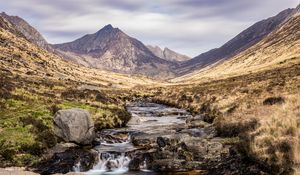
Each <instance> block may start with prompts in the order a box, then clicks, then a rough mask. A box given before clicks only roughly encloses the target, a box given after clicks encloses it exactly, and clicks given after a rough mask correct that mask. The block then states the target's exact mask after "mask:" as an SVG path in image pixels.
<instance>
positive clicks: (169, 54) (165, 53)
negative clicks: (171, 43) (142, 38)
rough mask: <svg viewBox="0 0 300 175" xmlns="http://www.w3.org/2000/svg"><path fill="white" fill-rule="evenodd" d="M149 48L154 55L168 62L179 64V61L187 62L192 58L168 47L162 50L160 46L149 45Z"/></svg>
mask: <svg viewBox="0 0 300 175" xmlns="http://www.w3.org/2000/svg"><path fill="white" fill-rule="evenodd" d="M147 47H148V49H149V50H150V51H151V52H152V53H153V54H154V55H156V56H157V57H159V58H162V59H165V60H168V61H173V62H178V61H187V60H189V59H191V58H190V57H188V56H186V55H182V54H179V53H177V52H175V51H173V50H171V49H169V48H167V47H166V48H164V50H162V49H161V48H160V47H158V46H151V45H147Z"/></svg>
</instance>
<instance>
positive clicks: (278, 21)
mask: <svg viewBox="0 0 300 175" xmlns="http://www.w3.org/2000/svg"><path fill="white" fill-rule="evenodd" d="M294 11H295V9H287V10H284V11H282V12H280V13H279V14H278V15H276V16H274V17H271V18H268V19H265V20H262V21H260V22H257V23H255V24H254V25H252V26H251V27H249V28H247V29H246V30H244V31H243V32H241V33H240V34H238V35H237V36H236V37H234V38H233V39H231V40H230V41H228V42H227V43H225V44H224V45H223V46H221V47H220V48H216V49H212V50H210V51H208V52H205V53H203V54H201V55H199V56H197V57H195V58H193V59H191V60H188V61H186V62H183V63H182V64H180V65H179V66H178V67H177V73H178V74H179V75H183V74H186V73H191V72H193V71H195V70H198V69H203V68H205V67H207V66H210V65H212V64H214V63H217V62H219V61H223V60H226V59H230V58H231V57H233V56H235V55H237V54H239V53H241V52H242V51H244V50H247V49H248V48H250V47H251V46H253V45H255V44H256V43H258V42H260V41H261V40H262V39H263V38H264V37H266V36H267V35H268V34H270V33H271V32H273V31H274V30H276V29H277V28H278V27H280V26H281V25H282V23H284V22H285V21H286V20H287V19H288V18H289V17H290V16H291V15H292V14H293V13H294Z"/></svg>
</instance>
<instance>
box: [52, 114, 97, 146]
mask: <svg viewBox="0 0 300 175" xmlns="http://www.w3.org/2000/svg"><path fill="white" fill-rule="evenodd" d="M54 133H55V135H56V136H58V137H59V138H61V139H63V140H64V141H66V142H74V143H77V144H80V145H89V144H91V143H92V141H93V140H94V138H95V130H94V123H93V121H92V119H91V116H90V114H89V112H88V111H86V110H82V109H68V110H59V111H57V112H56V114H55V117H54Z"/></svg>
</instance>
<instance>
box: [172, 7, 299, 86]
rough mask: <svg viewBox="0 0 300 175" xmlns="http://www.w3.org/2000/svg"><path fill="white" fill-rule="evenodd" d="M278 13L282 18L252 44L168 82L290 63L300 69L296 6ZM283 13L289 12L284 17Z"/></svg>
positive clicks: (242, 73) (280, 66)
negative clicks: (225, 58) (222, 59)
mask: <svg viewBox="0 0 300 175" xmlns="http://www.w3.org/2000/svg"><path fill="white" fill-rule="evenodd" d="M287 12H288V13H287ZM280 14H281V15H282V14H284V15H283V18H284V19H285V20H284V21H282V20H281V21H282V22H281V23H280V25H278V24H277V27H276V28H274V30H273V31H272V32H270V33H269V34H268V35H266V36H265V37H264V38H262V39H261V40H260V41H259V42H257V43H256V44H254V45H252V46H251V47H248V48H247V49H244V50H243V51H240V52H239V53H236V54H235V55H234V56H231V57H229V58H227V60H224V61H222V62H219V63H217V64H214V65H211V66H209V67H206V68H205V69H199V70H197V71H194V72H193V73H190V74H186V75H183V76H181V77H177V78H175V79H173V80H172V81H173V82H193V83H195V82H200V81H209V80H211V79H221V78H226V77H232V76H241V75H244V74H251V73H255V72H261V71H265V70H274V69H277V68H285V69H288V67H292V66H297V67H298V70H300V32H299V31H300V6H298V7H297V8H296V9H293V10H290V9H289V10H287V11H284V12H282V13H280ZM287 14H289V15H288V16H287ZM277 18H278V16H277ZM277 18H271V19H273V20H275V19H277ZM270 24H271V22H270ZM267 26H269V25H267ZM261 30H263V29H261ZM263 31H266V30H263ZM294 73H295V72H294ZM261 76H264V75H261Z"/></svg>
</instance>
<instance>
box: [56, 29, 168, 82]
mask: <svg viewBox="0 0 300 175" xmlns="http://www.w3.org/2000/svg"><path fill="white" fill-rule="evenodd" d="M52 47H53V48H54V49H56V50H57V52H59V53H60V54H61V55H62V56H64V57H65V58H66V59H70V60H72V61H74V62H76V63H78V64H82V65H84V66H87V67H93V68H98V69H104V70H109V71H115V72H121V73H129V74H143V75H147V76H151V77H168V76H172V72H171V70H170V66H171V65H173V63H172V62H170V61H166V60H164V59H161V58H159V57H157V56H155V55H154V54H153V53H152V52H151V51H150V50H149V49H148V48H147V47H146V46H145V45H144V44H143V43H142V42H140V41H138V40H137V39H135V38H132V37H130V36H128V35H126V34H125V33H124V32H122V31H121V30H120V29H118V28H114V27H112V25H107V26H105V27H104V28H102V29H101V30H99V31H98V32H96V33H94V34H88V35H85V36H83V37H81V38H79V39H77V40H75V41H73V42H69V43H64V44H55V45H52Z"/></svg>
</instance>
